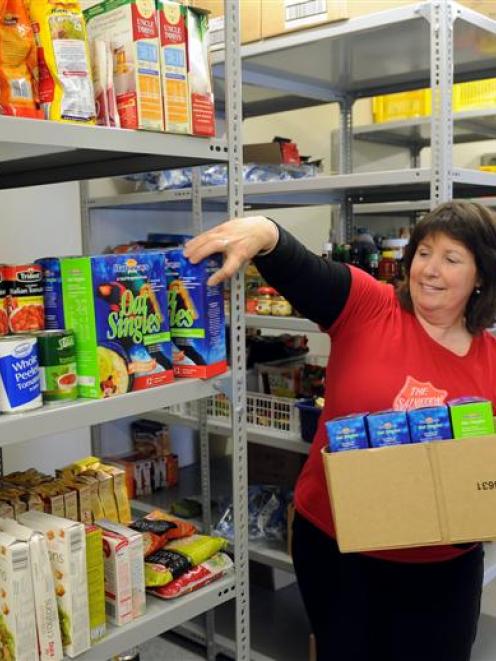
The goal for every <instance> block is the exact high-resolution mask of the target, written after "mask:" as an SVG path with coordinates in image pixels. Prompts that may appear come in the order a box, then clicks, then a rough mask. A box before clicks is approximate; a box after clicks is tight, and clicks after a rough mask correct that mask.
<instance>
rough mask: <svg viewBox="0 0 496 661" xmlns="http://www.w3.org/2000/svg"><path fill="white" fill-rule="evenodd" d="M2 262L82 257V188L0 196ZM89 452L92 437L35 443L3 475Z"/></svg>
mask: <svg viewBox="0 0 496 661" xmlns="http://www.w3.org/2000/svg"><path fill="white" fill-rule="evenodd" d="M0 209H1V215H0V231H1V236H2V241H1V243H0V246H1V247H0V262H2V263H5V262H7V263H9V262H14V263H15V262H17V263H20V262H23V261H30V260H33V259H36V258H37V257H44V256H47V255H71V254H78V253H81V231H80V209H79V187H78V185H77V184H74V183H70V184H57V185H54V186H38V187H33V188H23V189H19V190H7V191H0ZM89 450H90V441H89V431H88V429H80V430H76V431H75V432H71V433H67V434H63V435H59V436H53V437H51V438H49V439H46V438H43V439H36V440H34V441H30V442H28V443H23V444H21V445H14V446H13V447H7V448H5V449H4V451H3V458H4V470H5V471H6V472H8V471H12V470H22V469H25V468H29V467H30V466H36V467H38V468H39V469H40V470H46V471H51V470H52V469H53V468H54V467H55V466H63V465H64V464H66V463H68V462H69V461H72V460H74V459H76V458H78V457H82V456H84V455H85V454H88V452H89Z"/></svg>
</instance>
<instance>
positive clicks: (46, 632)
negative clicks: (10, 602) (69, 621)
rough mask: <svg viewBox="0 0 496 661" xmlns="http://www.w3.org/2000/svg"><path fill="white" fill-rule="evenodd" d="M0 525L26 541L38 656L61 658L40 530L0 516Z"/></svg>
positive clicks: (46, 659)
mask: <svg viewBox="0 0 496 661" xmlns="http://www.w3.org/2000/svg"><path fill="white" fill-rule="evenodd" d="M0 529H1V530H2V531H3V532H5V533H7V534H8V535H12V537H15V538H16V539H17V540H19V541H22V542H26V544H27V545H28V549H29V560H30V565H31V576H32V582H33V592H34V609H35V614H36V630H37V632H38V641H39V648H40V659H41V661H59V660H60V659H62V658H63V652H62V639H61V637H60V626H59V614H58V610H57V600H56V597H55V585H54V581H53V574H52V569H51V567H50V557H49V555H48V544H47V540H46V538H45V537H44V535H42V534H41V533H39V532H35V531H34V530H31V529H30V528H27V527H26V526H21V525H20V524H19V523H16V522H15V521H11V520H9V519H1V520H0Z"/></svg>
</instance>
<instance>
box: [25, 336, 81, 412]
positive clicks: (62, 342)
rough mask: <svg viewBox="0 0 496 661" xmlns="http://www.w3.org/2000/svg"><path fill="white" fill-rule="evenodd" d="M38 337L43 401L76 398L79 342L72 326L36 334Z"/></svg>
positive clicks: (61, 400)
mask: <svg viewBox="0 0 496 661" xmlns="http://www.w3.org/2000/svg"><path fill="white" fill-rule="evenodd" d="M34 335H35V337H36V338H37V340H38V356H39V361H40V377H41V391H42V393H43V401H44V402H46V403H51V402H64V401H68V400H72V399H76V398H77V394H78V388H77V371H76V342H75V339H74V333H73V332H72V331H71V330H48V331H40V332H38V333H35V334H34Z"/></svg>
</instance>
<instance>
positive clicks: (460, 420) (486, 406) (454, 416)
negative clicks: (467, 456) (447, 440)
mask: <svg viewBox="0 0 496 661" xmlns="http://www.w3.org/2000/svg"><path fill="white" fill-rule="evenodd" d="M448 406H449V410H450V417H451V425H452V428H453V438H469V437H470V436H484V435H485V434H494V418H493V405H492V403H491V402H490V401H488V400H487V399H483V398H482V397H459V398H458V399H452V400H450V401H449V402H448Z"/></svg>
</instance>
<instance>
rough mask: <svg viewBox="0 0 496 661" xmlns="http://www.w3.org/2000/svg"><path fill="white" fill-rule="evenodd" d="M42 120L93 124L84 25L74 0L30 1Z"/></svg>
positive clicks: (91, 83) (92, 105)
mask: <svg viewBox="0 0 496 661" xmlns="http://www.w3.org/2000/svg"><path fill="white" fill-rule="evenodd" d="M29 12H30V16H31V21H32V25H33V32H34V36H35V40H36V46H37V54H38V68H39V95H40V104H41V108H42V110H43V113H44V116H45V119H53V120H55V121H59V122H71V123H73V122H77V123H81V122H82V123H86V124H95V118H96V111H95V98H94V95H93V82H92V76H91V66H90V55H89V49H88V39H87V35H86V25H85V22H84V18H83V13H82V11H81V8H80V6H79V3H78V2H76V1H75V0H31V2H30V4H29Z"/></svg>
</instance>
